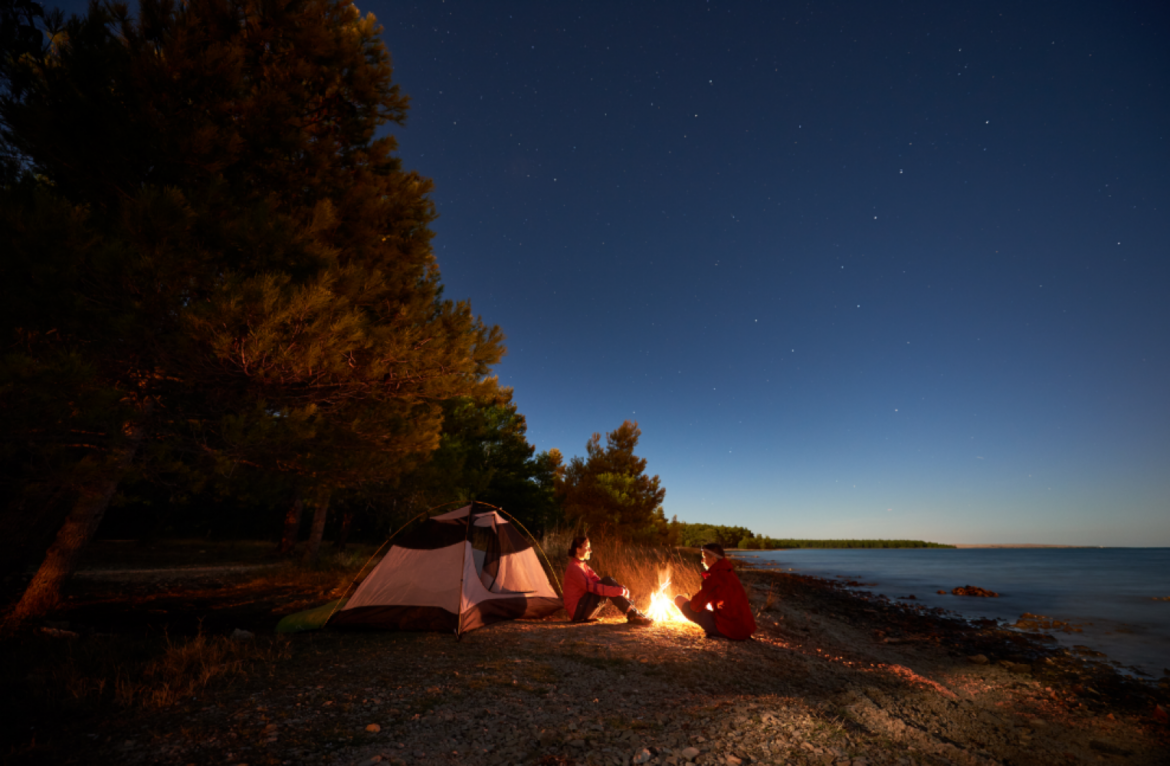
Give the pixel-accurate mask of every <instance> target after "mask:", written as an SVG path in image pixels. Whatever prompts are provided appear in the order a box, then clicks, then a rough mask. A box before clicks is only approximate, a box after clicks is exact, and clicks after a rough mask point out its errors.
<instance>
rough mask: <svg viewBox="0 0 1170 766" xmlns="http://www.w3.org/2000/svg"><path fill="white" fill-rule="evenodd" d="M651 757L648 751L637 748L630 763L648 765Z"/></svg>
mask: <svg viewBox="0 0 1170 766" xmlns="http://www.w3.org/2000/svg"><path fill="white" fill-rule="evenodd" d="M652 757H653V756H652V755H651V754H650V751H649V750H647V749H646V748H644V747H643V748H639V749H638V752H636V753H634V757H633V759H632V762H633V763H636V764H642V763H648V762H649V761H650V759H651V758H652Z"/></svg>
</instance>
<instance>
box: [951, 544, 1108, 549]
mask: <svg viewBox="0 0 1170 766" xmlns="http://www.w3.org/2000/svg"><path fill="white" fill-rule="evenodd" d="M954 547H956V548H1097V547H1099V546H1096V545H1042V544H1038V543H978V544H972V545H964V544H958V545H955V546H954Z"/></svg>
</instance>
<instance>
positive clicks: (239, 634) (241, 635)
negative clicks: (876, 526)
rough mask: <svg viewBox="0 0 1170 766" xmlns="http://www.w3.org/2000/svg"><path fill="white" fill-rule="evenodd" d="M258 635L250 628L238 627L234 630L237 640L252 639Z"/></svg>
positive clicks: (233, 634) (233, 633)
mask: <svg viewBox="0 0 1170 766" xmlns="http://www.w3.org/2000/svg"><path fill="white" fill-rule="evenodd" d="M255 637H256V634H255V633H253V632H251V631H249V630H240V629H239V628H236V629H235V630H233V631H232V638H233V639H235V640H236V641H251V640H252V639H253V638H255Z"/></svg>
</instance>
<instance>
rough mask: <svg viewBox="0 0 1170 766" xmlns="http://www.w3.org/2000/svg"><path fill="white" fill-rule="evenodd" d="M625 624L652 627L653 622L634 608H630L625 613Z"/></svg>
mask: <svg viewBox="0 0 1170 766" xmlns="http://www.w3.org/2000/svg"><path fill="white" fill-rule="evenodd" d="M626 622H628V623H629V624H630V625H653V624H654V620H651V619H650V618H649V617H647V616H646V615H644V614H642V613H641V612H639V611H638V609H637V608H636V607H632V606H631V607H630V611H628V612H626Z"/></svg>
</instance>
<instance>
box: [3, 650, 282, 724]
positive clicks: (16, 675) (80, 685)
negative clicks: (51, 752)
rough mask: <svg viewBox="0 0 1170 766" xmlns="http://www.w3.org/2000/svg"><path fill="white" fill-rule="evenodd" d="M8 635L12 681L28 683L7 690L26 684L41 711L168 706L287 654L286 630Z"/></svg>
mask: <svg viewBox="0 0 1170 766" xmlns="http://www.w3.org/2000/svg"><path fill="white" fill-rule="evenodd" d="M6 643H7V644H8V645H7V646H5V647H4V653H5V654H6V655H7V658H6V659H7V660H8V661H6V662H5V663H4V665H5V666H8V667H5V669H4V670H5V675H6V677H7V681H8V683H13V684H15V685H17V686H23V687H24V688H23V689H12V688H6V689H5V690H4V691H5V694H6V695H7V696H9V698H10V699H11V697H12V695H17V696H21V697H23V696H24V694H21V692H22V691H23V692H24V693H25V694H27V695H28V696H29V697H31V702H33V704H35V705H36V706H37V707H39V708H40V709H41V710H42V711H44V712H56V713H65V712H80V711H86V710H96V709H98V708H100V707H102V706H104V705H106V704H109V703H113V704H115V705H118V706H121V707H135V708H147V709H157V708H163V707H168V706H170V705H174V704H176V703H178V702H180V701H181V700H184V699H189V698H191V697H195V696H198V695H199V694H201V693H202V692H203V691H204V689H206V688H207V687H208V685H210V684H211V683H212V682H216V683H222V682H224V681H231V680H232V679H235V678H243V677H247V676H249V675H250V674H253V673H257V672H266V671H267V670H269V669H270V668H271V667H272V664H273V663H275V662H277V661H280V660H283V659H287V658H288V657H289V656H290V651H289V646H288V642H287V641H286V640H284V639H283V638H268V637H261V638H254V639H232V638H228V637H226V636H206V635H204V634H203V633H199V634H197V635H195V636H193V637H189V638H183V639H172V638H170V637H169V636H162V637H161V638H157V637H156V638H153V639H152V638H139V639H127V638H126V637H123V636H117V637H115V636H90V637H87V638H84V639H80V640H68V639H60V638H58V639H50V640H48V641H46V640H45V639H43V638H41V637H37V636H35V635H31V636H24V637H23V638H20V639H13V640H12V641H10V642H6ZM9 661H11V664H10V662H9ZM22 682H23V683H22ZM8 683H5V686H6V687H7V686H8ZM25 712H28V711H25Z"/></svg>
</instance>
